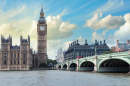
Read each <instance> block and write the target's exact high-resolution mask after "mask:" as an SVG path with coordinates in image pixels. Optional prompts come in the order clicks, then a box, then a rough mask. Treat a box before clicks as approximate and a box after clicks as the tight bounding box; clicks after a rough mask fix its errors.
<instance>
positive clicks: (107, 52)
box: [103, 50, 113, 54]
mask: <svg viewBox="0 0 130 86" xmlns="http://www.w3.org/2000/svg"><path fill="white" fill-rule="evenodd" d="M109 53H113V52H112V50H110V51H106V52H103V54H109Z"/></svg>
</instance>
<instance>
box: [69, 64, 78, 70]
mask: <svg viewBox="0 0 130 86" xmlns="http://www.w3.org/2000/svg"><path fill="white" fill-rule="evenodd" d="M76 68H77V64H76V63H71V64H70V66H69V70H76Z"/></svg>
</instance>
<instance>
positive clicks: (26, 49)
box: [0, 36, 32, 70]
mask: <svg viewBox="0 0 130 86" xmlns="http://www.w3.org/2000/svg"><path fill="white" fill-rule="evenodd" d="M31 67H32V50H31V49H30V37H29V36H28V40H27V39H23V37H22V36H21V37H20V46H17V45H16V46H12V37H10V36H9V38H7V39H5V38H4V37H3V36H1V51H0V70H29V69H30V68H31Z"/></svg>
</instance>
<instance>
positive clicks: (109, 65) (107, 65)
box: [98, 58, 130, 72]
mask: <svg viewBox="0 0 130 86" xmlns="http://www.w3.org/2000/svg"><path fill="white" fill-rule="evenodd" d="M129 65H130V63H129V61H127V60H124V59H119V58H111V59H105V60H103V61H101V62H100V63H99V65H98V71H99V72H129Z"/></svg>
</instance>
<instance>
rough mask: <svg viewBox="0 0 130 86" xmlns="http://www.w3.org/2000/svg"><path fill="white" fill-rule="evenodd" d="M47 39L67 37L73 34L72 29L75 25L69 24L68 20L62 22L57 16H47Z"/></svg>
mask: <svg viewBox="0 0 130 86" xmlns="http://www.w3.org/2000/svg"><path fill="white" fill-rule="evenodd" d="M47 26H48V27H47V29H48V39H61V38H68V37H69V36H71V35H72V34H73V32H72V31H73V30H74V29H76V28H77V25H75V24H70V22H69V21H68V22H63V21H62V18H61V17H60V16H59V15H58V16H48V17H47Z"/></svg>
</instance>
